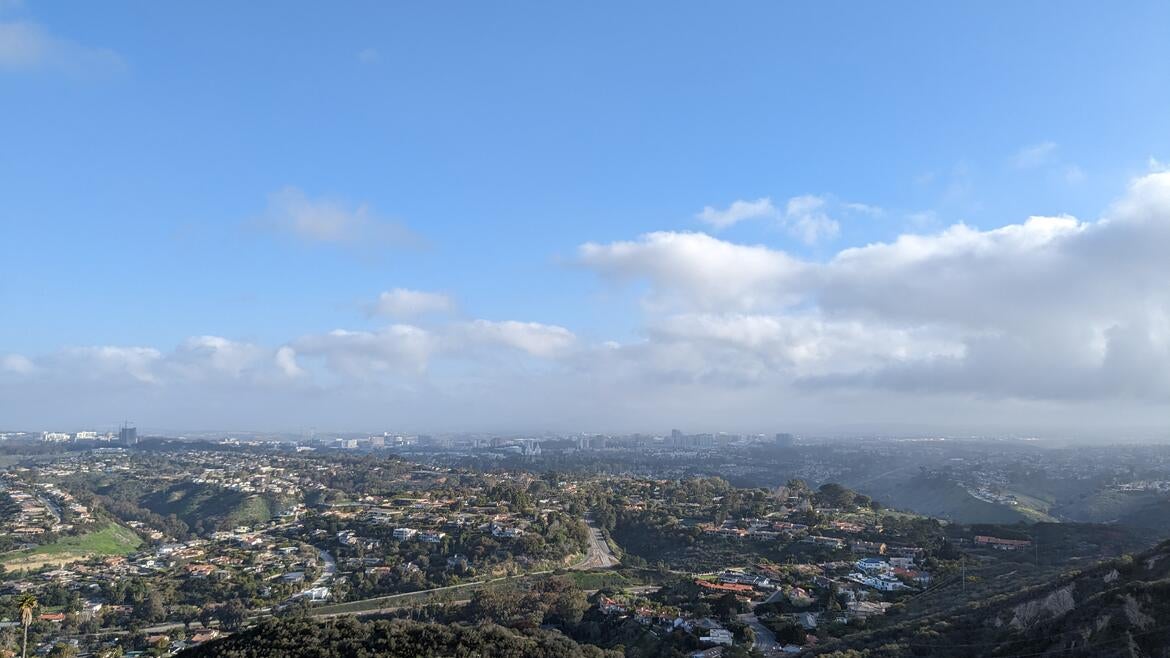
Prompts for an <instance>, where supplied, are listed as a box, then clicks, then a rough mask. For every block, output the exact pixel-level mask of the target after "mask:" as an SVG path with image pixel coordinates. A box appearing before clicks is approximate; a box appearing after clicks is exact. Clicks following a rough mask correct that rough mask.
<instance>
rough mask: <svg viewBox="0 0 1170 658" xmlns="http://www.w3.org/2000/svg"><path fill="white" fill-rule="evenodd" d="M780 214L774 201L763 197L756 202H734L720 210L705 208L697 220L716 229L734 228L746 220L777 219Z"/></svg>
mask: <svg viewBox="0 0 1170 658" xmlns="http://www.w3.org/2000/svg"><path fill="white" fill-rule="evenodd" d="M777 215H778V212H777V210H776V207H775V206H773V205H772V199H770V198H768V197H763V198H760V199H756V200H755V201H733V202H732V203H731V205H730V206H728V207H727V208H725V209H723V210H720V209H718V208H714V207H712V206H706V207H704V208H703V209H702V210H701V211H699V213H698V214H697V215H695V218H696V219H698V220H699V221H701V222H703V223H704V224H710V225H711V226H712V227H714V228H715V229H722V228H727V227H729V226H734V225H735V224H738V223H740V222H742V221H744V220H746V219H760V218H766V217H776V216H777Z"/></svg>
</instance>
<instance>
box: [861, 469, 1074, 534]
mask: <svg viewBox="0 0 1170 658" xmlns="http://www.w3.org/2000/svg"><path fill="white" fill-rule="evenodd" d="M859 490H860V491H862V492H863V493H865V494H867V495H869V496H870V497H872V498H873V499H874V500H880V501H882V502H883V503H884V504H886V505H887V506H889V507H894V508H898V509H906V510H910V511H913V512H916V513H918V514H924V515H926V516H933V517H936V518H940V519H946V520H948V521H954V522H956V523H1015V522H1017V521H1029V522H1031V521H1051V520H1053V519H1052V518H1051V517H1049V516H1047V515H1046V514H1044V513H1043V512H1041V511H1039V510H1034V509H1031V508H1027V507H1025V506H1010V505H1000V504H996V503H991V502H987V501H984V500H980V499H978V498H976V497H974V496H972V495H971V494H970V493H969V492H968V491H967V490H966V489H964V488H963V487H962V486H961V485H959V484H958V483H957V482H955V481H953V480H950V479H948V478H946V477H943V476H938V475H918V476H915V477H912V478H910V479H907V480H896V481H886V482H883V483H881V484H880V485H877V484H875V485H870V486H862V487H860V488H859Z"/></svg>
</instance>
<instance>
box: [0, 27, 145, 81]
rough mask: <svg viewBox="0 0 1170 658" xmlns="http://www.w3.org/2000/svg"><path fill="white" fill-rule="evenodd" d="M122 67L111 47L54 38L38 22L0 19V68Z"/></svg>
mask: <svg viewBox="0 0 1170 658" xmlns="http://www.w3.org/2000/svg"><path fill="white" fill-rule="evenodd" d="M124 66H125V63H124V62H123V60H122V58H121V57H120V56H119V55H118V54H117V53H115V52H114V51H112V50H108V49H105V48H90V47H88V46H83V45H81V44H78V43H75V42H73V41H70V40H68V39H62V38H60V37H56V36H54V35H52V34H50V33H49V32H48V31H47V30H46V29H45V28H43V27H42V26H40V25H38V24H37V23H33V22H30V21H5V22H0V71H10V72H30V71H39V70H54V71H61V72H66V73H98V74H101V73H112V72H117V71H119V70H121V69H122V68H124Z"/></svg>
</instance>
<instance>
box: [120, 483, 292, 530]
mask: <svg viewBox="0 0 1170 658" xmlns="http://www.w3.org/2000/svg"><path fill="white" fill-rule="evenodd" d="M139 502H140V504H141V505H142V506H143V507H145V508H146V509H148V510H150V511H152V512H154V513H156V514H159V515H161V516H171V515H174V516H176V517H178V518H179V519H181V520H182V521H183V522H184V523H186V524H187V525H188V526H190V527H191V528H193V529H196V532H198V531H199V530H205V531H206V530H213V529H216V528H231V527H234V526H237V525H251V524H254V523H262V522H264V521H268V520H269V519H271V518H272V517H273V516H274V515H275V514H276V513H277V512H278V511H279V510H278V509H277V508H278V507H279V505H278V504H277V501H275V500H273V499H272V498H271V497H269V496H263V495H258V494H248V493H243V492H239V491H225V490H223V489H221V488H219V487H215V486H211V485H206V484H197V483H194V482H183V483H181V484H176V485H174V486H172V487H170V488H168V489H165V490H163V491H158V492H153V493H150V494H148V495H146V496H144V497H143V498H142V499H141V500H140V501H139ZM209 524H210V527H209Z"/></svg>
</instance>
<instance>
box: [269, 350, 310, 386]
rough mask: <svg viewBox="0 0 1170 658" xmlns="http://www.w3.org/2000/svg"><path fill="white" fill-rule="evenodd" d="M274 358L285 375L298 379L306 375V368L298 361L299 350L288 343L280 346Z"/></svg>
mask: <svg viewBox="0 0 1170 658" xmlns="http://www.w3.org/2000/svg"><path fill="white" fill-rule="evenodd" d="M272 358H273V362H274V363H275V364H276V367H277V368H279V369H280V372H281V373H282V374H284V376H285V377H288V378H290V379H296V378H299V377H304V376H305V374H306V373H305V370H304V369H303V368H301V366H300V365H299V364H298V363H297V351H296V350H294V349H293V348H291V347H289V346H288V345H284V346H282V347H280V348H278V349H277V350H276V354H275V355H273V357H272Z"/></svg>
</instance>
